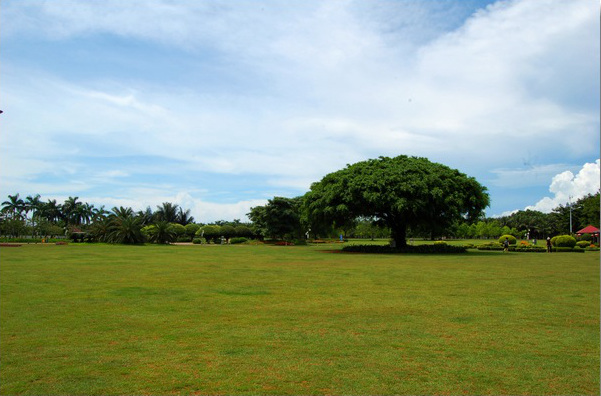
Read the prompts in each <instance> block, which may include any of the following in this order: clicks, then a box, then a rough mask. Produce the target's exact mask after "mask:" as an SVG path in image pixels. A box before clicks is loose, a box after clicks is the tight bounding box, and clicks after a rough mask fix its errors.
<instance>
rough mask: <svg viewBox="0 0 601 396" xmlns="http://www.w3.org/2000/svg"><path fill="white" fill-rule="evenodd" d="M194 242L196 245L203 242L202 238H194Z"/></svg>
mask: <svg viewBox="0 0 601 396" xmlns="http://www.w3.org/2000/svg"><path fill="white" fill-rule="evenodd" d="M192 243H193V244H195V245H200V244H201V243H202V241H201V240H200V238H194V239H192Z"/></svg>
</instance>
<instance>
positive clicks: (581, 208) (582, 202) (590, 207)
mask: <svg viewBox="0 0 601 396" xmlns="http://www.w3.org/2000/svg"><path fill="white" fill-rule="evenodd" d="M576 207H577V213H576V216H575V217H576V218H577V223H578V225H577V227H578V228H576V229H574V231H578V230H580V229H582V228H584V227H586V226H587V225H593V226H595V227H599V218H600V213H599V212H600V210H599V208H600V207H601V204H600V202H599V192H597V193H596V194H589V195H587V196H586V197H583V198H581V199H579V200H578V201H577V202H576Z"/></svg>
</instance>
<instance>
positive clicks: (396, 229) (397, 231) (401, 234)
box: [390, 224, 407, 248]
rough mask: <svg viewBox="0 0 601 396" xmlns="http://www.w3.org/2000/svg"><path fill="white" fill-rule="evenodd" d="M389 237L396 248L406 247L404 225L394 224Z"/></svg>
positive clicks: (405, 227)
mask: <svg viewBox="0 0 601 396" xmlns="http://www.w3.org/2000/svg"><path fill="white" fill-rule="evenodd" d="M390 235H391V237H392V240H393V241H394V242H395V244H396V247H398V248H403V247H406V246H407V226H406V225H405V224H395V225H394V226H393V227H391V228H390Z"/></svg>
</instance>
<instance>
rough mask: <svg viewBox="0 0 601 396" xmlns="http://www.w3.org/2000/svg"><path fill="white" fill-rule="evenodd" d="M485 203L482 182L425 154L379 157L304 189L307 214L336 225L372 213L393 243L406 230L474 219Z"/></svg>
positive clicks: (401, 243) (402, 243)
mask: <svg viewBox="0 0 601 396" xmlns="http://www.w3.org/2000/svg"><path fill="white" fill-rule="evenodd" d="M488 204H489V196H488V194H487V193H486V187H484V186H482V185H480V184H479V183H478V182H477V181H476V179H474V178H472V177H468V176H466V175H465V174H463V173H460V172H459V171H458V170H454V169H451V168H449V167H447V166H445V165H441V164H437V163H433V162H430V161H428V160H427V159H425V158H417V157H408V156H399V157H395V158H388V157H380V158H379V159H373V160H368V161H363V162H358V163H356V164H353V165H348V166H347V167H346V168H345V169H342V170H339V171H337V172H334V173H330V174H328V175H326V176H325V177H324V178H323V179H322V180H321V181H319V182H317V183H313V185H312V186H311V191H309V192H308V193H307V194H306V195H305V205H306V208H307V210H308V213H309V218H310V219H314V220H316V221H317V222H320V223H324V222H330V223H332V222H335V223H336V224H337V225H338V226H340V225H342V224H345V223H347V222H349V221H354V219H356V218H357V217H360V216H364V217H374V218H375V219H377V220H379V221H381V222H382V223H383V224H385V225H386V226H387V227H389V228H390V230H391V234H392V238H393V239H394V240H395V241H396V244H397V246H406V244H407V238H406V237H407V230H408V228H410V227H419V226H425V227H428V228H429V229H431V230H432V232H433V233H435V234H440V233H442V232H443V231H444V230H446V229H447V228H448V227H450V226H451V225H452V224H453V223H455V222H456V221H458V220H460V219H462V218H465V219H468V221H474V220H476V219H478V218H480V216H481V215H482V212H483V210H484V208H486V207H487V206H488Z"/></svg>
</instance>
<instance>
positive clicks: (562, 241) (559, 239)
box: [551, 235, 576, 248]
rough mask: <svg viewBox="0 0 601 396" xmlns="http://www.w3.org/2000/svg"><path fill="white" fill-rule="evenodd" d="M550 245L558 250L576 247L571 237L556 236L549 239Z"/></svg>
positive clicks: (574, 240) (574, 239)
mask: <svg viewBox="0 0 601 396" xmlns="http://www.w3.org/2000/svg"><path fill="white" fill-rule="evenodd" d="M551 245H553V246H555V247H558V248H573V247H574V246H576V238H574V237H573V236H571V235H558V236H555V237H553V238H551Z"/></svg>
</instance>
